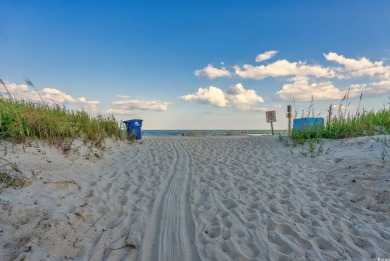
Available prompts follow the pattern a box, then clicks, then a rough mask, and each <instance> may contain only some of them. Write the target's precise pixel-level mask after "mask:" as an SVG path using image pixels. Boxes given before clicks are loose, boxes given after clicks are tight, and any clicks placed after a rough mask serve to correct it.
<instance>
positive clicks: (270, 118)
mask: <svg viewBox="0 0 390 261" xmlns="http://www.w3.org/2000/svg"><path fill="white" fill-rule="evenodd" d="M265 116H266V119H267V122H270V123H271V131H272V135H274V125H273V122H276V113H275V111H266V112H265Z"/></svg>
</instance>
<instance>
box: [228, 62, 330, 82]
mask: <svg viewBox="0 0 390 261" xmlns="http://www.w3.org/2000/svg"><path fill="white" fill-rule="evenodd" d="M234 69H235V73H236V74H237V75H238V76H240V77H242V78H245V79H257V80H261V79H264V78H266V77H281V76H289V75H297V76H308V75H312V76H316V77H328V78H331V77H334V76H335V75H336V73H335V71H334V70H333V69H331V68H325V67H322V66H320V65H307V64H306V63H305V62H301V61H300V62H289V61H287V60H279V61H276V62H274V63H271V64H269V65H266V66H264V65H260V66H253V65H249V64H244V65H243V66H242V68H240V67H239V66H235V67H234Z"/></svg>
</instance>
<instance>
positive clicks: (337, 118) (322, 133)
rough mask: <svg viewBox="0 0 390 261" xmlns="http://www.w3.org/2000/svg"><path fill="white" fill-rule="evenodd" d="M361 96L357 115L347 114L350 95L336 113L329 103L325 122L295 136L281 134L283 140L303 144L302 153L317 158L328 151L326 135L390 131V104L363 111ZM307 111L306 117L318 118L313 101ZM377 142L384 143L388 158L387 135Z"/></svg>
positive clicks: (287, 143)
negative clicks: (325, 140)
mask: <svg viewBox="0 0 390 261" xmlns="http://www.w3.org/2000/svg"><path fill="white" fill-rule="evenodd" d="M361 99H362V95H360V100H359V106H358V109H357V111H356V113H355V114H350V113H347V110H348V108H349V106H350V101H348V94H347V95H346V96H344V98H343V99H342V100H341V102H340V104H339V106H338V112H337V114H336V115H334V112H333V108H334V106H333V105H330V106H329V109H328V115H327V117H326V118H327V119H326V122H325V125H314V126H311V127H306V128H304V129H303V130H292V132H291V138H288V137H283V136H281V135H279V140H280V141H281V142H283V144H284V145H285V146H287V147H289V146H292V147H295V146H297V145H301V146H302V153H301V154H302V155H304V156H306V155H311V157H315V156H319V155H321V154H322V153H324V152H325V153H328V150H324V146H323V145H324V144H323V141H322V139H323V138H326V139H344V138H353V137H359V136H373V135H380V134H390V108H388V105H389V104H387V105H385V106H384V108H383V109H381V110H379V111H365V110H364V109H363V112H360V102H361ZM307 111H308V113H307V115H306V117H316V116H314V106H313V101H312V103H311V105H310V107H309V108H308V110H307ZM296 115H297V112H296V111H295V118H296ZM302 117H305V115H304V113H302ZM376 141H378V142H381V143H382V147H383V151H382V154H381V158H382V160H385V156H386V155H387V148H390V145H389V144H388V143H387V139H386V138H384V139H383V140H382V139H376ZM305 144H307V147H308V149H307V150H305V149H304V145H305Z"/></svg>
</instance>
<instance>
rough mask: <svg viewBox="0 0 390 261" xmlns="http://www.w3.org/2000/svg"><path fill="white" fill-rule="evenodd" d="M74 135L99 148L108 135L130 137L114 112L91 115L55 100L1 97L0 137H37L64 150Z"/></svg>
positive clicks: (20, 140) (17, 139)
mask: <svg viewBox="0 0 390 261" xmlns="http://www.w3.org/2000/svg"><path fill="white" fill-rule="evenodd" d="M77 138H81V139H83V140H84V141H85V142H86V143H89V144H91V145H92V146H94V147H97V148H102V146H103V144H104V140H105V139H107V138H112V139H114V140H124V139H128V138H130V139H132V138H133V137H127V135H124V133H123V131H122V130H121V128H120V125H119V124H118V122H117V120H116V119H115V118H114V117H113V116H102V115H97V116H91V115H90V114H88V113H87V112H86V111H84V110H81V111H73V110H68V109H67V108H66V107H64V106H63V107H61V106H60V105H58V104H54V105H51V104H45V103H34V102H30V101H25V100H16V99H12V98H4V97H1V98H0V140H7V141H10V142H12V143H25V142H28V141H31V140H36V139H37V140H41V141H46V142H49V143H50V144H53V145H56V146H58V147H60V148H63V149H64V150H66V148H68V147H69V145H70V144H71V143H72V142H73V141H74V140H75V139H77Z"/></svg>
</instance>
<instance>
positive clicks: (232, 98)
mask: <svg viewBox="0 0 390 261" xmlns="http://www.w3.org/2000/svg"><path fill="white" fill-rule="evenodd" d="M181 98H182V99H183V100H185V101H197V102H200V103H209V104H211V105H214V106H216V107H220V108H223V107H226V106H227V105H228V104H229V103H230V102H231V103H233V104H234V105H235V107H236V108H238V109H240V110H252V106H253V105H254V104H255V103H258V102H264V100H263V98H261V97H260V96H258V95H257V94H256V91H254V90H246V89H245V88H244V86H243V85H242V84H241V83H238V84H235V85H233V86H230V87H229V88H228V89H227V90H226V91H223V90H221V89H219V88H218V87H214V86H210V87H208V88H199V89H198V91H197V92H196V93H194V94H187V95H184V96H182V97H181Z"/></svg>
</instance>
